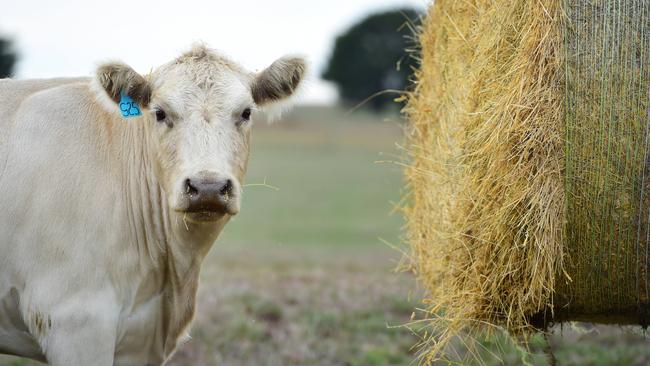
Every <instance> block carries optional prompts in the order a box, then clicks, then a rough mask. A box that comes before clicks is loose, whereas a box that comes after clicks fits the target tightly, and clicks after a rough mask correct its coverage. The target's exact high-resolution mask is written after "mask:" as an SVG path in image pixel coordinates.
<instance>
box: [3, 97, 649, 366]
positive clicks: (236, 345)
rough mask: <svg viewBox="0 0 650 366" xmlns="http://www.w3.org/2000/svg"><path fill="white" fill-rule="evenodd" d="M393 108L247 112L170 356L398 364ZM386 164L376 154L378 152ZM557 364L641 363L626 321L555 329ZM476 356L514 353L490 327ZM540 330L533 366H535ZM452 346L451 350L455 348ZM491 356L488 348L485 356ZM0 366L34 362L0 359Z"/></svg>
mask: <svg viewBox="0 0 650 366" xmlns="http://www.w3.org/2000/svg"><path fill="white" fill-rule="evenodd" d="M400 118H401V117H399V116H397V115H392V116H383V117H376V116H372V115H369V114H365V113H364V112H355V113H354V114H352V115H351V116H346V115H344V111H342V110H340V109H326V108H316V107H302V108H298V109H297V110H296V111H295V112H293V113H292V114H290V115H289V116H287V117H286V118H285V120H284V121H282V122H279V123H275V124H272V125H266V124H265V123H264V122H263V121H260V120H258V121H256V126H255V127H254V135H253V148H252V154H251V161H250V169H249V174H248V178H247V181H246V187H245V195H244V200H243V204H242V212H241V213H240V214H239V215H238V216H236V217H235V218H234V219H233V220H232V221H231V223H230V224H228V226H227V227H226V229H225V231H224V233H223V235H222V236H221V237H220V239H219V240H218V241H217V244H216V245H215V246H214V247H213V249H212V251H211V252H210V254H209V256H208V258H207V259H206V263H205V264H204V267H203V270H202V273H201V284H200V289H199V296H198V311H197V316H196V319H195V321H194V324H193V326H192V331H191V335H192V340H191V341H190V342H189V343H187V344H185V345H184V346H181V347H180V349H179V351H178V352H177V353H176V355H175V356H174V357H173V359H172V360H171V362H170V363H169V365H174V366H181V365H197V366H198V365H235V366H237V365H408V364H417V362H415V361H414V358H415V353H414V352H415V350H414V349H413V348H412V346H413V345H414V344H415V343H417V341H418V338H417V336H416V335H414V334H413V333H412V332H411V331H409V329H407V328H405V327H399V325H402V324H405V323H407V322H408V321H409V320H410V318H411V314H412V311H413V309H414V308H415V307H416V306H418V305H417V303H416V299H418V298H420V294H418V293H414V292H413V291H414V290H413V289H415V288H416V286H415V284H414V279H413V278H412V276H410V275H408V274H396V273H394V271H393V269H394V268H395V266H396V265H397V263H398V261H399V259H400V256H401V255H400V253H399V252H398V251H397V250H395V249H393V248H390V247H389V245H387V244H386V243H391V244H394V245H397V246H399V243H400V227H401V225H402V219H401V217H400V215H399V213H397V212H395V213H392V214H391V210H392V208H393V206H394V204H395V203H396V200H398V199H399V197H400V189H401V188H400V187H402V186H403V183H402V177H401V169H400V167H399V166H397V165H396V164H392V163H389V162H386V161H393V160H399V155H400V152H399V149H398V148H397V146H396V142H399V141H400V140H401V128H402V127H401V122H400ZM382 161H384V162H382ZM560 332H562V333H563V334H564V337H559V336H557V335H554V336H553V337H551V342H552V345H553V348H554V350H555V353H556V357H557V359H558V364H560V365H576V364H580V365H631V364H638V365H641V364H647V363H648V362H650V347H648V343H647V341H646V340H645V339H644V336H643V334H642V333H641V332H640V331H639V330H638V329H637V328H630V329H623V330H621V329H618V328H614V327H609V328H608V327H602V326H600V327H598V328H588V327H585V326H580V327H578V326H574V325H565V326H564V328H563V329H560V328H557V329H556V332H555V333H556V334H559V333H560ZM483 345H484V346H485V347H486V348H485V350H483V352H481V357H480V359H483V360H484V362H485V364H489V365H498V364H508V365H516V364H520V361H519V360H520V356H521V354H520V353H519V352H518V351H517V350H516V348H514V347H513V346H512V345H511V344H509V343H507V342H504V341H503V340H502V339H500V338H495V339H490V340H487V341H485V342H484V343H483ZM545 347H546V344H545V341H544V340H543V339H537V340H536V341H535V342H534V344H533V352H534V354H533V355H530V356H528V357H527V359H528V361H530V362H531V363H532V364H535V365H545V364H547V359H546V357H545V356H544V355H542V354H541V351H542V350H543V349H544V348H545ZM461 352H462V350H461ZM497 352H498V353H500V355H499V358H497V357H495V356H494V355H492V353H497ZM0 365H1V366H32V365H38V363H36V362H31V361H23V360H19V359H16V358H12V357H8V356H0Z"/></svg>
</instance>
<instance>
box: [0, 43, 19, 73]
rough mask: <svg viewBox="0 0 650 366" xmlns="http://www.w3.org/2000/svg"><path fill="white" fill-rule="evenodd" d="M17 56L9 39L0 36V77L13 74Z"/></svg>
mask: <svg viewBox="0 0 650 366" xmlns="http://www.w3.org/2000/svg"><path fill="white" fill-rule="evenodd" d="M17 58H18V57H17V56H16V53H15V52H14V50H13V46H12V44H11V41H9V40H7V39H2V38H0V79H2V78H6V77H10V76H12V75H13V73H14V66H15V65H16V60H17Z"/></svg>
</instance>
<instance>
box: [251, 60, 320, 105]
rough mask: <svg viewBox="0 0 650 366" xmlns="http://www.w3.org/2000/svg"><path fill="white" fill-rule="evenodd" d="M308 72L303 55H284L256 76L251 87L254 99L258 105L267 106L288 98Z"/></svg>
mask: <svg viewBox="0 0 650 366" xmlns="http://www.w3.org/2000/svg"><path fill="white" fill-rule="evenodd" d="M306 72H307V63H306V62H305V60H304V59H303V58H302V57H290V56H286V57H282V58H280V59H278V60H276V61H275V62H273V63H272V64H271V66H269V67H267V68H266V69H265V70H263V71H262V72H260V73H259V74H257V75H256V76H255V79H254V80H253V84H252V87H251V90H252V94H253V100H254V101H255V104H257V105H258V106H262V107H263V106H266V105H269V104H273V103H275V102H279V101H282V100H286V99H287V98H289V97H290V96H291V95H293V94H294V93H295V91H296V89H297V88H298V86H300V83H301V81H302V80H303V79H304V77H305V74H306Z"/></svg>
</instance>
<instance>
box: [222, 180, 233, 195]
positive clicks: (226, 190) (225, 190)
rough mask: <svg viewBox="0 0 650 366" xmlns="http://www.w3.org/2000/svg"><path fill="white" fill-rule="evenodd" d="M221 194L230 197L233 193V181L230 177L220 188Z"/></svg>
mask: <svg viewBox="0 0 650 366" xmlns="http://www.w3.org/2000/svg"><path fill="white" fill-rule="evenodd" d="M219 194H221V195H222V196H224V197H228V196H230V195H231V194H232V181H230V179H228V180H226V183H225V184H224V185H223V187H221V189H220V190H219Z"/></svg>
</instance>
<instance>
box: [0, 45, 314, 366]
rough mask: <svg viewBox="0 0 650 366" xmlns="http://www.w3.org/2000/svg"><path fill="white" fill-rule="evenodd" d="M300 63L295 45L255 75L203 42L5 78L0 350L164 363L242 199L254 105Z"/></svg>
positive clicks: (63, 362)
mask: <svg viewBox="0 0 650 366" xmlns="http://www.w3.org/2000/svg"><path fill="white" fill-rule="evenodd" d="M304 73H305V62H304V61H303V60H302V59H301V58H296V57H285V58H281V59H279V60H277V61H276V62H274V63H273V64H272V65H271V66H269V67H268V68H267V69H265V70H263V71H262V72H260V73H257V74H255V73H250V72H248V71H246V70H244V69H242V68H241V67H239V66H238V65H237V64H235V63H233V62H231V61H230V60H228V59H227V58H225V57H223V56H221V55H219V54H218V53H216V52H215V51H212V50H210V49H208V48H206V47H204V46H196V47H194V48H193V49H192V50H191V51H189V52H187V53H186V54H184V55H182V56H180V57H179V58H177V59H176V60H174V61H172V62H170V63H168V64H165V65H163V66H162V67H160V68H158V69H156V70H155V71H153V72H152V73H151V74H148V75H139V74H138V73H136V72H135V71H134V70H133V69H131V68H130V67H129V66H127V65H124V64H121V63H109V64H105V65H103V66H101V67H99V68H98V70H97V73H96V76H95V77H94V78H88V79H86V78H79V79H52V80H26V81H12V80H0V353H8V354H14V355H19V356H24V357H30V358H33V359H37V360H42V361H47V362H49V363H50V364H51V365H58V366H76V365H79V366H88V365H98V366H103V365H160V364H162V363H164V361H165V360H166V359H168V358H169V356H170V355H171V354H172V352H173V351H174V349H175V348H176V347H177V345H178V344H179V340H181V339H182V338H183V337H184V335H186V334H187V333H186V329H187V327H188V325H189V323H190V321H191V320H192V317H193V314H194V307H195V298H196V291H197V282H198V277H199V269H200V266H201V262H202V260H203V258H204V257H205V255H206V254H207V252H208V250H209V249H210V247H211V246H212V244H213V243H214V241H215V239H216V238H217V236H218V235H219V232H220V231H221V229H222V228H223V226H224V225H225V224H226V222H227V221H228V219H229V218H230V217H231V216H232V215H234V214H236V213H237V212H238V210H239V202H240V197H241V182H242V179H243V176H244V173H245V171H246V166H247V161H248V153H249V141H250V133H251V132H250V128H251V127H250V124H251V122H250V118H251V110H254V109H256V108H264V107H267V106H269V105H272V104H274V103H276V102H280V101H282V100H284V99H286V98H287V97H289V96H290V95H291V94H293V93H294V90H295V89H296V88H297V87H298V85H299V84H300V82H301V80H302V78H303V75H304ZM122 94H126V95H127V96H128V97H130V98H131V99H132V100H133V101H134V102H135V104H136V105H129V104H127V102H128V100H127V99H124V100H123V99H122V97H121V95H122ZM120 104H122V105H121V106H120ZM134 108H139V110H140V112H141V116H137V117H133V118H124V117H123V116H122V113H126V114H128V113H130V112H131V113H133V114H137V112H138V109H134ZM123 111H124V112H123Z"/></svg>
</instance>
